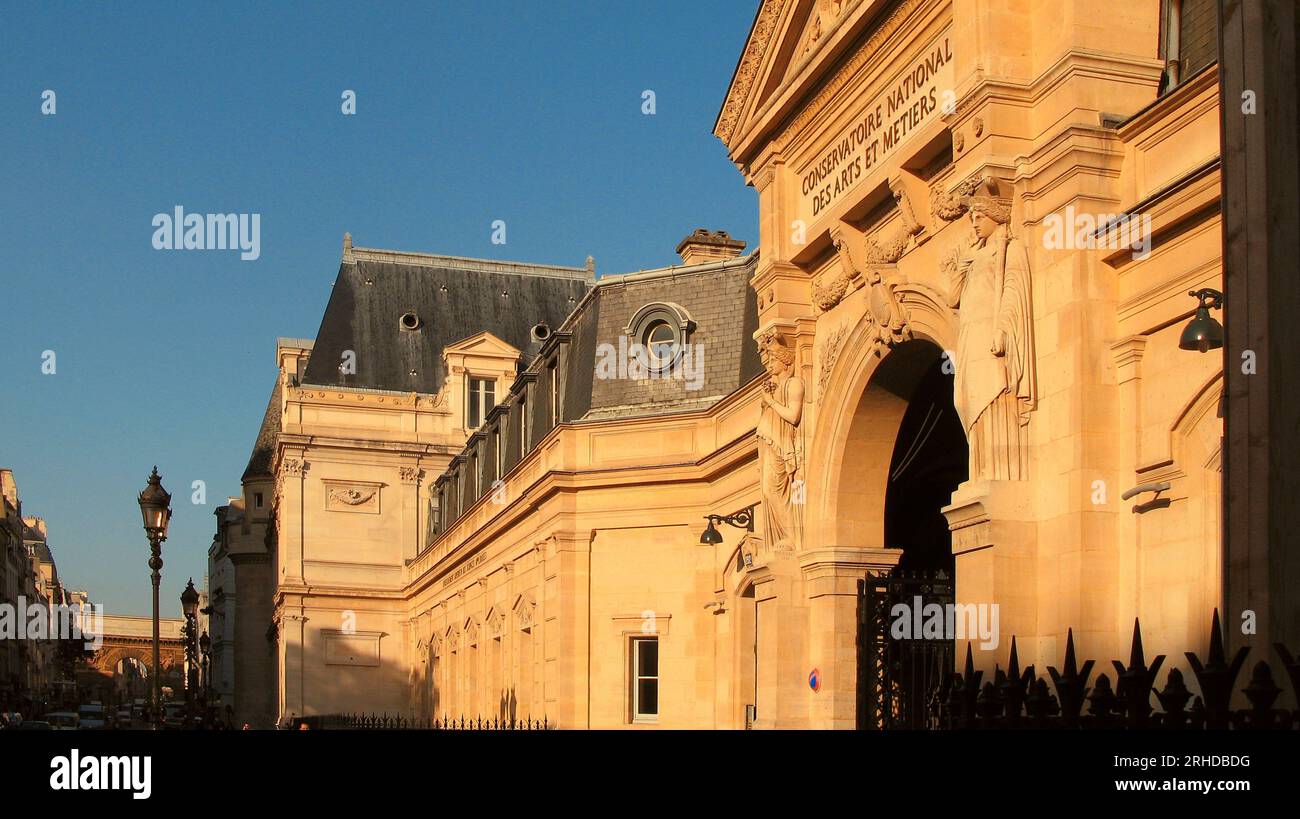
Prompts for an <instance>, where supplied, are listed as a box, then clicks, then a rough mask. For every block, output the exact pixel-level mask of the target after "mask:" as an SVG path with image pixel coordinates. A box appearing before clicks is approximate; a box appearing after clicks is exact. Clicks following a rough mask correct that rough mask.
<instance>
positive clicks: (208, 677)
mask: <svg viewBox="0 0 1300 819" xmlns="http://www.w3.org/2000/svg"><path fill="white" fill-rule="evenodd" d="M199 653H200V654H201V655H203V704H204V705H206V706H209V707H211V705H212V638H211V637H209V636H208V633H207V632H206V631H205V632H203V633H202V634H201V635H199Z"/></svg>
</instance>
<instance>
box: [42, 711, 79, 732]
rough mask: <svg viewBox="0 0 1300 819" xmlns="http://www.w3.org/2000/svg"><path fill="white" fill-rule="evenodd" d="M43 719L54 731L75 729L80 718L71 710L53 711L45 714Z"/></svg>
mask: <svg viewBox="0 0 1300 819" xmlns="http://www.w3.org/2000/svg"><path fill="white" fill-rule="evenodd" d="M45 721H46V722H48V723H49V724H50V727H51V728H53V729H54V730H56V731H75V730H77V728H78V726H79V723H80V722H81V718H80V717H78V716H77V715H76V714H74V713H72V712H71V711H53V712H51V713H49V714H46V715H45Z"/></svg>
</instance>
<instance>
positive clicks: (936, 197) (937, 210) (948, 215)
mask: <svg viewBox="0 0 1300 819" xmlns="http://www.w3.org/2000/svg"><path fill="white" fill-rule="evenodd" d="M979 185H980V177H978V176H973V177H971V178H970V179H967V180H965V181H964V182H962V183H961V184H960V185H958V186H957V187H956V188H954V189H953V190H952V191H951V192H949V191H946V190H944V189H943V188H942V187H939V186H935V187H934V188H931V189H930V212H931V213H933V214H934V215H935V217H936V218H939V219H942V220H943V221H945V222H952V221H955V220H956V219H959V218H961V217H962V216H963V215H964V214H965V213H966V205H965V204H964V201H963V200H964V199H965V198H966V197H968V196H970V195H971V194H973V193H974V192H975V189H976V188H978V187H979Z"/></svg>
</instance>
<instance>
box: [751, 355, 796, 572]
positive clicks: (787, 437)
mask: <svg viewBox="0 0 1300 819" xmlns="http://www.w3.org/2000/svg"><path fill="white" fill-rule="evenodd" d="M759 351H760V355H761V357H762V360H763V367H764V368H765V369H766V370H767V373H768V379H767V381H766V382H764V384H763V393H762V401H763V407H762V414H761V415H760V417H759V421H758V436H757V437H758V442H759V462H760V476H761V480H762V495H763V509H762V511H763V518H764V523H765V526H764V535H765V537H766V540H767V544H768V545H769V546H771V547H772V548H773V549H778V550H793V549H795V548H796V547H797V545H798V540H799V535H800V530H801V528H802V527H801V523H802V512H803V502H802V501H803V497H802V491H801V490H802V474H803V472H802V469H803V439H802V436H801V434H800V432H801V430H800V426H799V423H800V421H801V420H802V418H803V399H804V383H803V379H802V378H800V377H799V376H798V375H797V374H796V373H795V367H794V351H793V350H792V349H791V348H790V347H789V345H788V344H787V343H786V341H785V338H784V337H783V336H782V335H781V333H780V332H778V331H777V330H768V331H766V332H765V333H763V334H762V335H761V336H760V338H759Z"/></svg>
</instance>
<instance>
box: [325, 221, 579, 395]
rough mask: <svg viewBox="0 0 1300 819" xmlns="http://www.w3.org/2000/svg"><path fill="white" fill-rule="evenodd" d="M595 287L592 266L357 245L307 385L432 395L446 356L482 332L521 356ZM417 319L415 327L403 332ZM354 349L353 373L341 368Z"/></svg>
mask: <svg viewBox="0 0 1300 819" xmlns="http://www.w3.org/2000/svg"><path fill="white" fill-rule="evenodd" d="M593 281H594V277H593V272H592V270H591V269H590V268H580V267H558V266H552V265H533V264H521V263H516V262H498V261H490V260H484V259H467V258H462V257H457V256H436V255H432V254H424V253H403V252H396V251H383V250H370V249H366V248H355V249H353V248H352V247H351V246H350V245H347V244H345V247H344V257H343V262H342V264H341V265H340V266H339V273H338V278H337V279H336V280H335V282H334V289H333V291H332V292H331V293H330V299H329V305H328V306H327V307H326V308H325V315H324V317H323V318H322V320H321V325H320V330H319V331H318V332H317V333H316V343H315V347H314V348H313V351H312V354H311V358H310V359H309V360H308V362H307V370H306V372H305V373H303V379H302V381H303V383H304V384H316V385H322V386H339V387H360V388H365V389H380V390H394V391H398V392H419V393H436V392H438V391H439V390H440V389H442V384H443V381H444V380H445V378H446V376H447V374H446V373H444V372H443V363H442V351H443V349H444V348H445V347H447V346H449V345H451V344H454V343H455V342H457V341H461V340H463V339H466V338H468V337H470V336H472V335H475V334H477V333H480V332H483V331H484V330H486V331H488V332H491V333H493V334H494V335H496V336H497V337H498V338H500V339H502V340H503V341H506V342H507V343H509V344H511V345H512V346H514V347H515V348H516V349H519V350H527V349H528V347H529V345H530V344H531V342H532V337H531V330H532V328H533V326H534V325H536V324H539V323H546V324H548V325H550V326H551V327H557V326H559V325H560V324H561V323H562V322H563V321H564V319H565V317H566V316H568V315H569V313H570V312H572V310H573V309H574V308H575V307H576V306H577V305H578V303H579V302H580V301H582V298H583V296H585V295H586V294H587V291H589V290H590V289H591V288H592V285H593ZM408 313H411V314H414V316H415V317H416V320H417V321H418V325H417V327H416V329H414V330H409V329H403V327H402V317H403V316H404V315H406V314H408ZM348 350H351V351H353V352H354V353H355V362H356V363H355V369H356V372H355V374H349V373H344V372H342V371H341V367H340V364H341V363H342V362H343V361H344V354H345V351H348Z"/></svg>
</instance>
